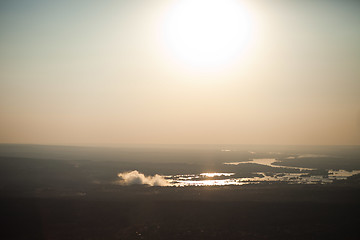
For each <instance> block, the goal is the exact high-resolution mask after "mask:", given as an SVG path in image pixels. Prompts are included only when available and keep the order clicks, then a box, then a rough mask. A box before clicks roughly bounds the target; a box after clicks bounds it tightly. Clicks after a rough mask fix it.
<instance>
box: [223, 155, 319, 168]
mask: <svg viewBox="0 0 360 240" xmlns="http://www.w3.org/2000/svg"><path fill="white" fill-rule="evenodd" d="M275 162H280V161H278V160H276V159H275V158H254V159H252V160H250V161H246V162H226V163H224V164H225V165H239V164H245V163H254V164H259V165H265V166H270V167H276V168H288V169H298V170H315V169H314V168H302V167H289V166H282V165H274V164H273V163H275Z"/></svg>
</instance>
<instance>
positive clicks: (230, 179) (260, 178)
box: [163, 158, 360, 187]
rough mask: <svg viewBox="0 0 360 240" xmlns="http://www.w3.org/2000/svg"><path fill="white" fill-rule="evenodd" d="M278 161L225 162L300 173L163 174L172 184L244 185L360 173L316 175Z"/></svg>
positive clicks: (329, 179)
mask: <svg viewBox="0 0 360 240" xmlns="http://www.w3.org/2000/svg"><path fill="white" fill-rule="evenodd" d="M274 162H277V160H276V159H274V158H264V159H253V160H251V161H246V162H225V163H224V164H225V165H240V164H245V163H252V164H260V165H265V166H270V167H275V168H285V169H296V170H300V172H298V173H264V172H254V173H253V174H254V175H255V176H254V177H247V178H245V177H236V176H235V173H232V172H229V173H216V172H212V173H199V174H186V175H170V176H163V177H164V178H165V179H166V180H167V181H168V182H169V183H170V185H171V186H178V187H184V186H225V185H244V184H259V183H266V182H267V183H279V182H283V183H288V184H326V183H332V182H333V181H335V180H345V179H347V178H348V177H351V176H353V175H355V174H360V170H353V171H346V170H329V171H327V174H323V175H315V174H312V172H311V171H313V170H316V169H313V168H301V167H288V166H280V165H273V163H274Z"/></svg>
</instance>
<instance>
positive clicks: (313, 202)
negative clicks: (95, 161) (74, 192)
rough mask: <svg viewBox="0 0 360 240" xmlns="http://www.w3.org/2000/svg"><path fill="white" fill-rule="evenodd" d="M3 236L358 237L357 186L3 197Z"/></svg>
mask: <svg viewBox="0 0 360 240" xmlns="http://www.w3.org/2000/svg"><path fill="white" fill-rule="evenodd" d="M0 206H1V214H0V218H1V228H2V230H1V232H0V239H359V237H360V229H359V226H360V225H359V223H360V221H359V216H360V187H359V185H357V184H356V185H353V184H345V185H344V184H339V185H336V184H335V185H334V184H333V185H311V186H310V185H256V186H255V185H254V186H237V187H188V188H175V187H165V188H164V187H144V186H130V187H118V188H117V189H116V190H114V189H113V190H111V191H110V190H106V189H103V190H101V191H94V192H91V191H89V194H87V195H81V194H79V196H70V195H68V196H66V195H64V196H62V197H59V196H56V197H55V196H49V195H48V196H45V195H44V196H19V195H14V194H9V193H6V194H3V195H2V197H1V199H0Z"/></svg>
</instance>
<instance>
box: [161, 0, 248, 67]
mask: <svg viewBox="0 0 360 240" xmlns="http://www.w3.org/2000/svg"><path fill="white" fill-rule="evenodd" d="M251 25H252V23H251V19H250V17H249V15H248V14H247V12H246V11H245V9H244V7H243V6H242V5H241V4H240V3H239V1H236V0H184V1H178V2H177V3H176V4H175V5H174V6H173V7H172V9H171V10H170V11H169V12H168V15H167V19H166V20H165V41H166V45H167V47H168V48H169V50H170V52H171V53H172V54H173V55H175V57H176V58H177V59H179V60H180V61H182V62H183V63H185V64H187V65H190V66H192V67H198V68H204V67H205V68H209V67H210V68H212V67H216V66H221V65H224V64H228V63H230V62H232V61H233V60H235V59H236V58H237V57H238V56H240V55H241V54H242V52H243V51H244V50H245V48H246V45H247V44H248V42H249V40H250V37H251V30H252V26H251Z"/></svg>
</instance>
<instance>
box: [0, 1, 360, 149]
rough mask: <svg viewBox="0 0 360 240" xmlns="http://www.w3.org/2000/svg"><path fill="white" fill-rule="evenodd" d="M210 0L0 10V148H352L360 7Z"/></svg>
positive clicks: (359, 117)
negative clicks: (4, 145)
mask: <svg viewBox="0 0 360 240" xmlns="http://www.w3.org/2000/svg"><path fill="white" fill-rule="evenodd" d="M192 2H194V1H192ZM195 2H196V1H195ZM220 2H226V4H227V5H222V4H223V3H219V1H216V0H211V1H204V0H199V1H198V2H197V3H196V4H195V5H194V4H193V3H191V2H190V1H188V0H183V1H181V0H176V1H169V0H153V1H148V0H131V1H125V0H122V1H115V0H103V1H93V0H88V1H80V0H77V1H74V0H72V1H70V0H62V1H60V0H54V1H45V0H19V1H10V0H2V1H0V143H28V144H59V145H92V146H93V145H94V146H95V145H96V146H97V145H99V146H100V145H101V146H116V145H121V144H286V145H296V144H305V145H359V144H360V45H359V43H360V28H359V26H360V14H359V12H360V2H359V1H355V0H342V1H340V0H339V1H335V0H312V1H310V0H309V1H308V0H306V1H304V0H271V1H268V0H266V1H265V0H253V1H246V0H243V1H241V0H226V1H225V0H224V1H220ZM234 9H235V10H236V11H238V12H235V10H234ZM240 22H241V24H240Z"/></svg>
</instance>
